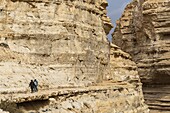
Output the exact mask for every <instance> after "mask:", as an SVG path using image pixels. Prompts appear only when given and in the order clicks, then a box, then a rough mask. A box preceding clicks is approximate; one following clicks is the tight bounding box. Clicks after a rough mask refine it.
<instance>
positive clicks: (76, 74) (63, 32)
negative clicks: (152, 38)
mask: <svg viewBox="0 0 170 113" xmlns="http://www.w3.org/2000/svg"><path fill="white" fill-rule="evenodd" d="M106 6H107V2H106V1H105V0H1V2H0V52H1V54H0V93H1V96H0V99H1V103H0V108H2V109H3V110H7V111H10V112H11V111H12V112H13V111H16V112H17V113H19V112H21V111H22V112H55V113H59V112H62V113H71V112H74V113H77V112H78V113H80V112H83V113H84V112H87V113H110V112H113V113H117V112H127V113H134V112H135V113H139V112H140V113H142V112H144V113H147V112H148V110H147V106H146V105H145V104H144V102H143V101H144V100H143V94H142V88H141V83H140V81H139V77H138V73H137V70H136V66H135V64H134V62H132V61H131V60H130V56H129V55H128V54H127V53H124V52H122V51H121V50H120V49H119V48H118V47H117V46H114V45H110V44H109V42H108V41H107V39H106V35H107V33H108V32H109V31H110V29H111V28H112V25H111V23H110V19H109V18H108V17H107V16H106ZM116 62H117V63H116ZM115 64H116V65H115ZM34 78H36V79H37V80H38V81H39V87H38V88H39V92H38V93H33V94H31V93H29V91H30V90H29V87H28V85H29V82H30V80H31V79H34ZM32 103H33V104H34V105H35V106H36V108H35V107H33V106H31V104H32ZM7 106H8V107H7ZM27 106H29V107H27ZM30 106H31V107H30ZM113 106H116V107H113Z"/></svg>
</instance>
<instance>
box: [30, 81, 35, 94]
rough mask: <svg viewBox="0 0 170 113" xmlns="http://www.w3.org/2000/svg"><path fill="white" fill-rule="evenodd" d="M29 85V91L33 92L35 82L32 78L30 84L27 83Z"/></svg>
mask: <svg viewBox="0 0 170 113" xmlns="http://www.w3.org/2000/svg"><path fill="white" fill-rule="evenodd" d="M29 87H30V88H31V93H33V92H34V87H35V84H34V82H33V80H31V82H30V84H29Z"/></svg>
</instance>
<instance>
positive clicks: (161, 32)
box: [113, 0, 170, 113]
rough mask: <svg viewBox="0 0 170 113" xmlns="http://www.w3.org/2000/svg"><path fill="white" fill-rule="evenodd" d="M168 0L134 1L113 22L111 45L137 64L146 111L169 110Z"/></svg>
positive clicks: (169, 25)
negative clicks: (126, 54)
mask: <svg viewBox="0 0 170 113" xmlns="http://www.w3.org/2000/svg"><path fill="white" fill-rule="evenodd" d="M169 7H170V1H169V0H134V1H133V2H132V3H130V4H129V5H128V6H127V7H126V8H125V11H124V13H123V15H122V17H121V18H120V19H119V20H118V21H117V27H116V29H115V32H114V33H113V43H115V44H117V45H118V46H120V47H121V49H122V50H124V51H125V52H128V53H130V55H131V56H132V59H133V60H134V61H135V62H136V63H137V66H138V72H139V75H140V78H141V80H142V83H143V86H144V87H143V90H144V95H145V99H146V102H147V104H148V105H149V107H150V109H153V110H158V111H156V113H157V112H161V111H163V112H166V111H167V112H169V111H170V108H169V107H170V97H169V91H168V90H169V88H170V73H169V72H170V22H169V20H170V19H169V18H170V10H169Z"/></svg>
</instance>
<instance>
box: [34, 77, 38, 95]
mask: <svg viewBox="0 0 170 113" xmlns="http://www.w3.org/2000/svg"><path fill="white" fill-rule="evenodd" d="M34 85H35V87H34V88H35V89H34V90H35V92H37V91H38V81H37V80H36V79H34Z"/></svg>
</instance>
